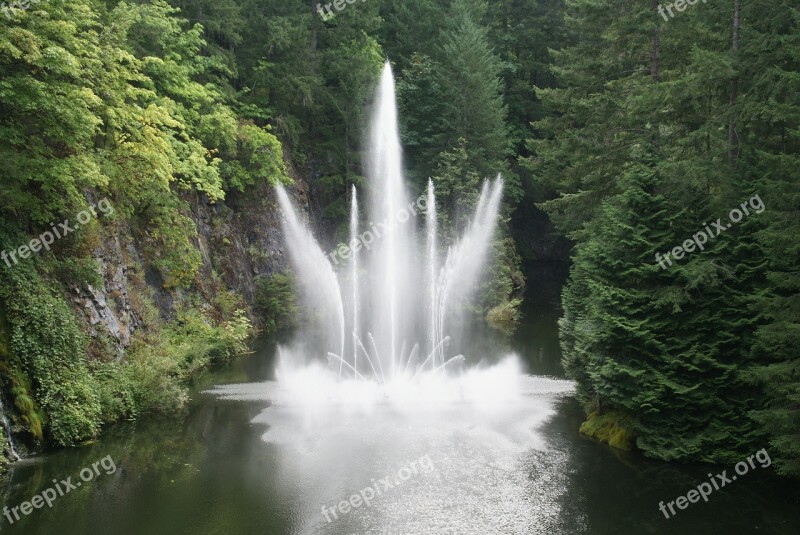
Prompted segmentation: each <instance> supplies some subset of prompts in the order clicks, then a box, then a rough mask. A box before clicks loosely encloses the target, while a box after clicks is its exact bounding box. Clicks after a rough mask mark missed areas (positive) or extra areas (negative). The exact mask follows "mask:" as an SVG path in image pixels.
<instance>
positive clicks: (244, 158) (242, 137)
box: [222, 124, 289, 192]
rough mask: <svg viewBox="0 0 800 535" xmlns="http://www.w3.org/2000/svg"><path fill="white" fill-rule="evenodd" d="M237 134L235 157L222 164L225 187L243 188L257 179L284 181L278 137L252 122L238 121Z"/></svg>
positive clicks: (272, 182) (271, 183) (273, 181)
mask: <svg viewBox="0 0 800 535" xmlns="http://www.w3.org/2000/svg"><path fill="white" fill-rule="evenodd" d="M238 136H239V137H238V156H237V157H238V159H236V160H232V161H229V162H225V163H224V164H223V171H222V172H223V176H224V177H225V186H226V189H228V190H233V189H235V190H237V191H239V192H244V190H245V188H248V187H250V186H252V185H254V184H256V183H257V182H259V181H266V182H267V183H269V184H270V185H271V186H275V185H276V184H281V183H283V184H285V183H288V180H289V179H288V177H287V176H286V167H285V164H284V161H283V149H282V148H281V144H280V142H279V141H278V138H276V137H275V136H273V135H272V134H270V133H269V132H268V131H267V129H265V128H259V127H257V126H255V125H252V124H244V125H241V126H240V128H239V134H238Z"/></svg>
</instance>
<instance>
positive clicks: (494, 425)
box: [0, 288, 800, 535]
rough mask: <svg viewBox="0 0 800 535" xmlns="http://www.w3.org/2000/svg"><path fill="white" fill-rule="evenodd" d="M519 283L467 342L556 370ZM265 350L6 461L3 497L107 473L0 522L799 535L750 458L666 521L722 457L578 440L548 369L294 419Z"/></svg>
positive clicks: (550, 337) (784, 489)
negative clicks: (698, 458)
mask: <svg viewBox="0 0 800 535" xmlns="http://www.w3.org/2000/svg"><path fill="white" fill-rule="evenodd" d="M531 294H532V295H534V296H536V295H541V296H542V299H541V301H540V302H537V303H534V305H533V306H532V307H531V308H529V309H528V310H527V312H528V314H529V318H528V320H526V326H525V327H524V328H523V329H522V330H521V333H520V335H519V336H517V337H516V338H515V340H514V341H512V342H511V343H510V344H508V347H502V344H499V343H498V342H497V341H496V340H495V341H493V342H492V341H489V338H488V335H485V334H484V333H480V335H478V336H476V338H477V339H479V340H483V342H482V343H483V344H484V346H483V347H487V348H493V350H494V353H495V354H502V353H505V352H506V350H515V351H516V352H517V353H518V354H519V355H520V356H521V358H522V360H523V362H524V364H525V365H526V367H527V370H528V371H529V372H530V373H532V374H536V375H542V376H543V375H547V376H551V377H559V376H560V374H561V371H560V365H559V363H558V358H559V356H558V351H557V350H558V346H557V337H556V334H555V325H554V322H553V321H554V316H555V314H554V313H552V311H551V309H549V308H548V306H549V305H547V303H548V300H547V299H549V298H551V297H552V296H549V297H548V296H546V295H545V294H541V293H539V292H538V290H537V289H536V288H531ZM543 303H544V304H543ZM537 307H538V308H537ZM548 310H550V312H548ZM537 311H538V312H537ZM537 313H538V314H540V315H539V316H535V317H531V316H533V315H534V314H537ZM532 332H533V333H536V336H534V335H533V334H531V333H532ZM483 347H482V346H480V345H479V343H478V341H475V342H474V345H473V349H472V350H471V351H470V352H469V353H470V354H473V355H475V354H489V353H488V350H487V351H483ZM481 351H483V353H481ZM273 359H274V347H273V346H271V345H269V344H265V345H264V346H263V347H260V348H259V349H258V351H257V353H256V354H255V355H253V356H252V357H250V358H247V359H243V360H241V361H238V362H236V363H234V364H232V365H231V366H230V367H229V368H227V369H225V370H221V371H218V372H215V373H214V374H209V375H208V376H206V377H205V378H204V379H203V380H202V381H201V384H198V385H197V387H196V389H195V391H196V394H195V395H194V399H193V403H192V407H191V409H190V410H189V411H188V412H187V413H186V414H182V415H176V416H175V417H174V418H171V419H169V420H148V421H146V422H137V423H130V424H123V425H119V426H116V427H114V428H113V429H111V430H110V431H109V432H108V433H106V434H105V435H104V436H103V438H102V440H100V441H98V442H97V443H95V444H92V445H90V446H86V447H84V448H79V449H73V450H63V451H58V452H54V453H51V454H48V455H46V456H43V457H40V458H37V459H33V460H28V461H25V462H23V463H19V464H17V465H15V466H14V468H13V469H12V471H11V474H10V477H9V478H8V480H7V482H6V483H5V485H4V486H3V497H2V501H3V504H2V505H3V506H10V507H13V506H16V505H18V504H20V503H21V502H22V501H24V500H28V499H30V498H31V497H33V496H34V495H35V494H38V493H40V492H42V491H43V490H44V489H46V488H47V487H50V486H52V479H54V478H57V479H59V480H61V479H64V478H66V477H67V476H75V475H77V474H78V473H79V472H80V470H81V469H82V468H84V467H87V466H91V464H92V463H94V462H96V461H99V460H100V459H102V458H104V457H105V456H107V455H110V456H111V457H112V459H114V462H115V463H116V466H117V471H116V472H115V473H113V474H109V475H106V474H103V475H102V476H99V477H96V478H95V479H94V480H93V481H91V482H90V483H86V484H84V485H83V486H82V487H80V488H78V489H76V490H74V491H71V492H70V493H69V494H67V495H65V496H63V497H59V498H58V499H57V500H56V501H55V502H54V503H53V507H52V508H46V507H45V508H44V509H39V510H34V511H33V512H32V513H31V514H30V515H29V516H27V517H25V518H24V519H22V520H21V521H19V522H16V523H15V524H14V525H11V526H9V524H8V522H7V520H6V519H5V518H2V519H0V520H2V521H1V522H0V530H2V531H3V532H4V533H11V534H16V533H19V534H26V535H27V534H42V535H44V534H47V535H50V534H56V533H58V534H66V535H73V534H74V535H78V534H80V535H85V534H87V533H91V534H94V533H98V534H114V535H117V534H118V535H133V534H136V535H149V534H155V535H160V534H164V535H167V534H170V535H173V534H187V535H188V534H192V535H212V534H220V535H221V534H226V535H227V534H230V535H250V534H253V535H256V534H259V535H263V534H305V533H325V534H350V533H386V534H404V535H405V534H425V535H428V534H432V535H436V534H473V533H474V534H481V535H482V534H494V533H497V534H508V533H510V534H514V533H519V534H528V533H548V534H561V533H564V534H573V533H591V534H611V533H619V534H639V533H642V534H648V533H658V534H661V533H668V534H669V533H676V534H678V533H681V534H683V533H691V534H694V533H725V534H728V533H733V534H739V533H741V534H750V533H777V534H784V533H785V534H795V533H800V512H798V511H800V507H799V506H800V489H798V484H797V483H796V482H788V481H785V480H783V479H780V478H777V477H775V476H774V475H773V474H772V473H771V472H770V471H769V470H762V469H758V470H755V471H751V472H750V473H749V474H747V476H746V477H743V478H740V479H739V480H738V481H736V482H735V483H734V484H732V485H729V486H726V487H725V488H723V489H721V490H720V491H718V492H715V493H714V494H713V495H711V496H710V497H709V502H708V503H707V504H706V503H702V502H701V503H697V504H692V505H691V506H690V507H689V508H688V509H686V510H684V511H681V512H680V513H679V514H678V515H677V516H675V517H674V518H671V519H669V520H667V519H665V518H664V516H663V515H662V514H661V513H660V512H659V510H658V503H659V501H662V500H664V501H667V500H673V499H675V498H676V497H677V496H679V495H681V494H685V493H686V492H687V491H688V490H690V489H691V488H693V487H695V486H696V485H697V484H698V482H701V481H703V480H706V479H707V477H706V474H707V473H708V472H713V473H717V472H719V471H721V470H722V469H726V468H730V467H709V466H676V465H671V464H664V463H658V462H654V461H649V460H646V459H642V458H641V457H640V456H638V455H636V454H628V453H624V452H619V451H615V450H613V449H611V448H609V447H607V446H604V445H601V444H597V443H596V442H594V441H591V440H588V439H584V438H582V437H580V436H579V434H578V433H577V429H578V427H579V425H580V422H581V416H582V414H581V411H580V408H579V407H578V405H577V403H576V402H575V400H574V399H573V398H572V397H570V396H569V395H566V394H564V390H565V389H566V385H564V383H562V382H560V381H556V380H553V379H548V378H542V377H527V378H525V379H524V380H523V381H522V388H521V389H520V393H521V399H519V400H517V402H516V404H515V405H514V406H513V407H507V408H506V409H504V410H502V411H499V412H498V411H495V412H494V413H493V412H491V411H484V412H481V411H475V410H472V409H470V408H468V407H467V406H460V405H458V404H452V405H448V406H443V407H440V409H439V410H438V411H436V412H433V413H431V412H423V413H415V412H414V411H402V410H397V409H396V408H392V407H391V406H381V407H379V408H378V409H376V410H375V412H374V413H373V414H371V415H369V417H368V416H366V415H364V414H361V413H358V412H353V413H351V414H350V415H343V414H342V413H341V412H338V413H334V412H331V411H325V410H323V411H318V412H317V413H316V414H315V415H314V416H313V417H310V418H309V417H308V414H307V411H302V412H301V411H299V410H297V409H296V408H292V407H291V406H290V405H277V406H271V404H270V402H269V401H266V400H267V399H272V398H273V397H276V396H275V392H273V391H272V390H271V388H274V386H275V383H274V382H271V381H270V380H272V379H274V377H273V376H272V373H273V372H272V370H273V369H274V362H273ZM215 385H228V386H226V387H224V388H222V389H219V390H217V391H216V394H214V395H211V394H205V395H204V394H201V393H200V392H202V391H204V390H206V389H209V388H213V387H214V386H215ZM545 391H546V393H543V392H545ZM226 398H231V399H226ZM232 398H235V399H232ZM426 455H428V456H429V457H430V460H431V462H432V465H433V470H431V471H426V472H424V473H423V472H420V473H419V474H417V475H414V476H413V477H409V478H408V479H407V480H406V481H403V483H402V485H393V487H392V488H391V489H388V490H386V491H385V492H384V493H383V494H382V495H381V496H380V497H379V498H378V499H375V500H373V502H372V504H371V505H370V506H369V507H366V506H363V505H361V506H359V507H357V508H355V509H351V510H350V511H349V512H347V513H346V514H341V513H340V514H339V518H338V519H336V520H333V521H332V522H330V523H328V522H327V521H326V519H325V517H324V515H323V514H322V507H323V506H327V507H331V506H334V505H337V506H338V505H339V502H340V501H342V500H349V498H350V497H351V496H352V495H353V494H354V493H359V492H360V491H361V490H363V489H364V488H366V487H367V486H370V485H375V484H377V481H378V480H380V479H382V478H385V477H387V476H390V477H391V478H392V479H390V482H394V480H395V479H396V478H397V474H398V470H399V469H401V468H402V467H404V466H407V465H408V464H409V463H410V462H412V461H414V460H417V459H420V458H421V457H423V456H426ZM373 479H374V480H375V482H373Z"/></svg>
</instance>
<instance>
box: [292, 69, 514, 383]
mask: <svg viewBox="0 0 800 535" xmlns="http://www.w3.org/2000/svg"><path fill="white" fill-rule="evenodd" d="M367 169H368V179H369V180H368V182H369V186H370V187H369V188H368V201H369V202H368V206H369V213H368V216H369V217H370V218H371V220H372V221H380V222H381V223H379V224H378V226H377V228H376V226H375V225H374V224H373V225H372V228H373V229H376V231H377V229H380V232H377V236H376V237H375V239H374V242H371V243H370V244H369V245H370V246H369V247H368V248H367V249H368V250H362V249H364V247H362V245H363V244H362V243H360V242H359V240H358V236H359V234H358V230H359V221H360V220H361V214H360V212H359V202H358V198H359V192H358V191H357V190H356V188H355V186H353V188H352V192H351V214H350V242H349V244H348V250H347V251H346V252H344V256H345V257H347V259H348V262H347V265H345V266H343V267H342V268H341V269H340V270H338V271H337V270H335V269H334V267H333V265H332V264H331V262H330V261H329V259H328V258H326V256H325V254H324V253H323V251H322V249H321V248H320V246H319V244H318V242H317V241H316V240H315V239H314V237H313V236H312V234H311V232H310V231H309V230H308V228H307V227H306V226H304V225H303V224H302V223H301V222H300V218H299V217H298V215H297V213H296V211H295V209H294V207H293V206H292V203H291V201H290V199H289V196H288V195H287V193H286V191H285V190H284V189H283V188H282V187H280V186H279V187H278V201H279V204H280V207H281V210H282V212H283V215H284V218H283V226H284V233H285V236H286V240H287V243H288V249H289V254H290V257H291V260H292V265H293V266H294V268H295V272H296V274H297V278H298V282H299V287H300V295H301V299H302V302H303V303H304V304H305V308H306V310H310V311H314V313H315V315H316V320H315V321H312V322H311V324H310V325H309V326H308V327H309V328H308V329H307V331H308V332H301V333H300V336H299V339H300V340H304V341H305V343H306V345H307V347H306V348H304V349H303V350H302V351H300V352H303V353H305V355H308V354H309V353H311V354H312V356H313V354H315V353H316V354H318V355H322V356H326V357H327V359H328V361H329V362H328V364H329V365H328V369H329V370H330V371H331V372H333V373H335V375H336V382H337V383H338V384H340V385H342V386H343V387H346V388H350V389H353V388H355V389H358V388H359V387H358V386H354V383H365V384H364V385H362V387H361V389H362V390H363V389H364V388H367V389H369V388H370V385H378V386H379V387H380V388H379V391H380V392H382V394H383V395H384V396H387V395H390V394H397V393H398V390H402V389H405V388H407V387H409V385H415V387H419V386H420V385H422V384H424V383H426V381H429V380H430V378H431V377H433V376H447V375H449V374H452V373H453V372H454V371H455V370H456V369H458V368H459V367H460V364H461V363H463V362H464V357H463V356H461V355H455V356H450V357H449V358H448V354H447V349H448V346H449V345H450V340H451V339H450V337H449V336H447V333H448V330H449V329H456V330H458V328H459V325H458V319H457V318H458V316H459V315H458V314H457V312H458V309H459V308H460V307H462V306H463V303H464V301H465V300H466V299H468V298H469V297H470V294H471V292H472V291H473V290H474V288H475V286H476V283H477V282H478V278H479V276H480V273H481V267H482V266H483V265H484V263H485V260H486V257H487V256H488V251H489V249H490V246H491V241H492V236H493V233H494V228H495V226H496V221H497V217H498V212H499V208H500V200H501V196H502V190H503V180H502V178H501V177H500V176H498V177H497V179H496V180H494V181H493V182H491V183H490V182H489V181H486V182H485V183H484V184H483V189H482V192H481V195H480V198H479V201H478V203H477V206H476V208H475V213H474V215H473V217H472V219H471V222H470V224H469V226H468V228H467V229H466V230H465V232H464V235H463V236H462V237H461V239H460V240H458V241H457V242H456V243H455V244H454V245H452V246H450V247H449V248H448V249H447V251H446V253H444V254H443V255H442V254H440V251H439V250H438V248H437V245H438V229H437V218H436V200H435V191H434V185H433V182H432V181H429V182H428V185H427V190H426V192H425V193H424V194H423V196H422V197H420V202H417V205H418V206H419V205H420V204H421V201H422V200H424V201H425V202H424V205H425V210H424V212H425V213H424V214H416V212H415V211H414V210H413V206H414V203H413V202H409V196H408V192H407V190H406V185H405V184H404V181H403V173H402V152H401V148H400V140H399V134H398V123H397V108H396V104H395V84H394V78H393V76H392V70H391V67H390V65H389V63H388V62H387V63H386V64H385V66H384V68H383V73H382V75H381V81H380V86H379V89H378V95H377V99H376V104H375V112H374V118H373V122H372V126H371V132H370V146H369V160H368V166H367ZM409 212H412V213H409ZM412 214H413V215H419V216H420V219H422V216H423V215H424V225H425V232H424V235H423V236H421V237H418V236H417V229H416V224H415V218H413V217H412ZM440 256H441V257H442V258H440ZM337 264H338V262H337ZM297 353H298V352H297V351H291V350H289V349H287V348H281V355H282V365H283V367H282V369H281V370H280V371H281V372H283V373H284V374H286V373H293V372H294V371H296V370H297V369H298V368H299V367H301V366H304V365H306V364H308V362H306V358H307V356H302V357H300V358H298V357H297ZM440 386H441V385H437V388H438V387H440Z"/></svg>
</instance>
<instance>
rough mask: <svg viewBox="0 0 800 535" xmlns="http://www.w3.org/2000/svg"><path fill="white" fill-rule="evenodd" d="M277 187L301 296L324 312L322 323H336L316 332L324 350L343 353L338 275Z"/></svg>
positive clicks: (283, 193) (342, 320)
mask: <svg viewBox="0 0 800 535" xmlns="http://www.w3.org/2000/svg"><path fill="white" fill-rule="evenodd" d="M276 190H277V193H278V203H279V204H280V207H281V211H282V213H283V233H284V235H285V237H286V244H287V247H288V249H289V256H290V257H291V259H292V264H293V266H294V268H295V272H296V274H297V279H298V283H299V286H300V290H301V294H302V298H303V300H304V301H305V302H306V303H307V305H308V308H309V309H310V310H313V311H314V312H315V313H317V314H318V315H319V316H321V318H319V319H320V320H321V321H322V323H323V325H331V324H333V325H335V326H336V329H335V330H331V329H329V328H319V329H318V330H316V331H314V332H315V333H319V334H321V335H322V336H323V337H324V338H323V339H322V343H324V344H325V346H326V347H325V348H324V349H325V350H329V349H330V348H332V347H334V348H337V349H338V351H339V355H341V356H344V332H345V321H344V305H343V303H342V292H341V288H340V286H339V279H338V278H337V277H336V272H334V270H333V266H332V265H331V263H330V261H329V260H328V258H326V256H325V254H324V253H323V252H322V249H320V246H319V244H318V243H317V241H316V240H315V239H314V236H313V235H312V234H311V232H310V231H309V230H308V227H306V226H305V225H303V224H301V223H300V220H299V218H298V217H297V214H296V213H295V211H294V208H293V207H292V203H291V201H289V196H288V195H287V194H286V190H284V189H283V187H282V186H280V185H279V186H277V188H276ZM314 349H317V350H318V349H319V348H314Z"/></svg>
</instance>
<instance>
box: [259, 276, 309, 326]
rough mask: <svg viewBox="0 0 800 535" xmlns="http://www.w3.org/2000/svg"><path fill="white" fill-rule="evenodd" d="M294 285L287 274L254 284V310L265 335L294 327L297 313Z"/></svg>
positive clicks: (264, 278)
mask: <svg viewBox="0 0 800 535" xmlns="http://www.w3.org/2000/svg"><path fill="white" fill-rule="evenodd" d="M296 299H297V298H296V293H295V285H294V281H293V280H292V278H291V276H290V275H289V274H288V273H274V274H272V275H271V276H270V277H269V278H267V277H259V278H258V280H257V282H256V296H255V308H256V312H257V313H258V315H259V316H260V317H261V319H262V321H263V322H264V326H265V327H264V330H265V331H266V332H267V333H276V332H280V331H283V330H286V329H289V328H290V327H292V326H294V325H295V323H296V321H297V316H298V313H299V310H298V307H297V300H296Z"/></svg>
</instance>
